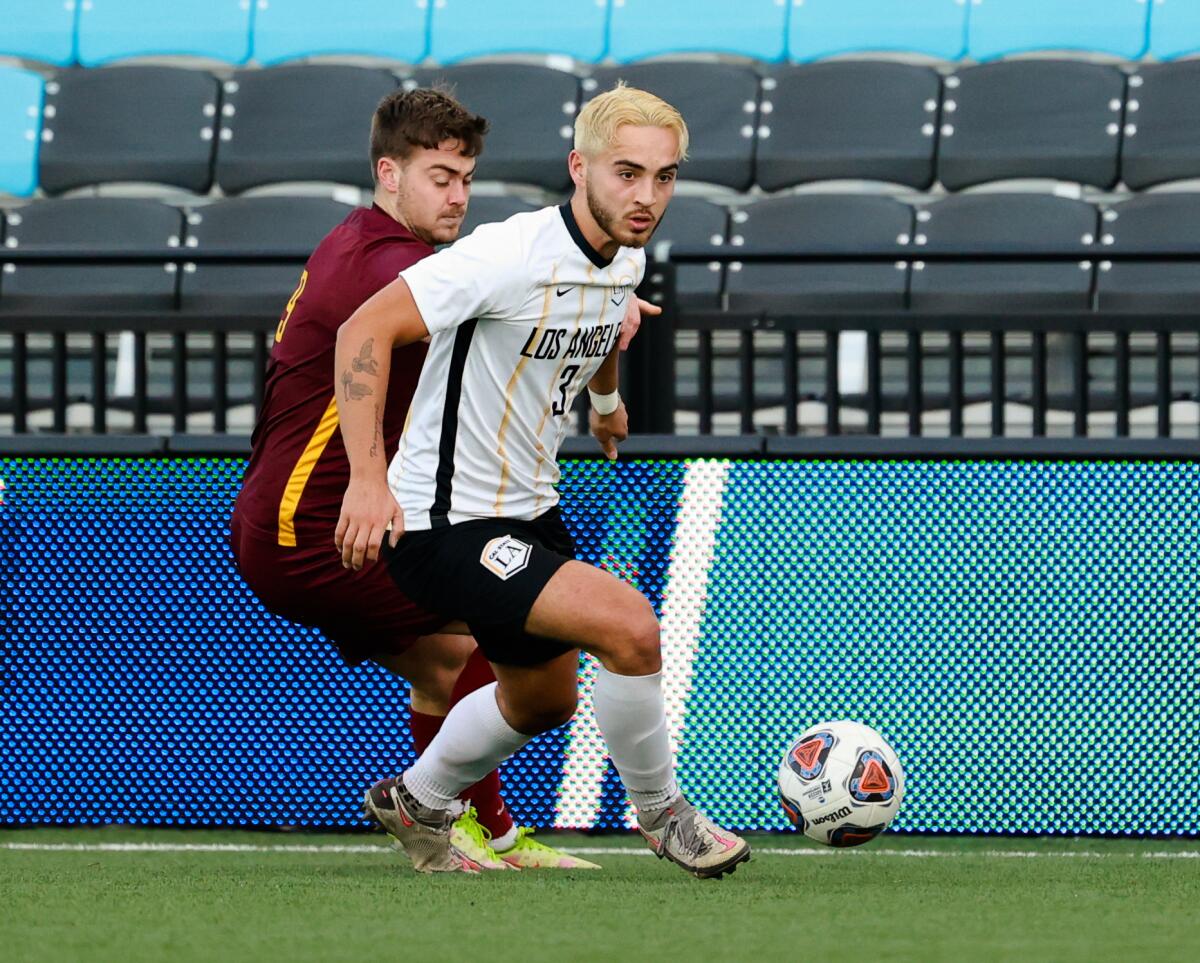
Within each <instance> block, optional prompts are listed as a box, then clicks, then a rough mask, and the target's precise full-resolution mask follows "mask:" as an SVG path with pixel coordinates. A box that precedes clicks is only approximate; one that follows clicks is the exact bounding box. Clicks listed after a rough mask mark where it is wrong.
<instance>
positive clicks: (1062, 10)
mask: <svg viewBox="0 0 1200 963" xmlns="http://www.w3.org/2000/svg"><path fill="white" fill-rule="evenodd" d="M1149 10H1150V4H1149V3H1148V2H1147V0H1054V2H1052V3H1047V2H1046V0H974V2H973V5H972V7H971V20H970V30H969V34H970V36H969V40H968V44H967V46H968V51H969V53H970V55H971V56H972V57H974V58H975V59H976V60H990V59H992V58H995V57H1003V56H1005V55H1006V54H1013V53H1026V52H1028V51H1033V50H1087V51H1094V52H1099V53H1109V54H1114V55H1116V56H1118V57H1127V58H1129V59H1134V58H1136V57H1140V56H1142V54H1143V53H1145V51H1146V25H1147V17H1148V16H1149Z"/></svg>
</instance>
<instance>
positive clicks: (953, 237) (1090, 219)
mask: <svg viewBox="0 0 1200 963" xmlns="http://www.w3.org/2000/svg"><path fill="white" fill-rule="evenodd" d="M1096 224H1097V212H1096V209H1095V208H1094V207H1092V205H1091V204H1088V203H1086V202H1084V201H1076V200H1071V199H1070V198H1064V197H1055V196H1053V195H1050V194H959V195H956V196H952V197H947V198H946V199H945V200H941V201H938V202H937V203H936V204H931V205H930V206H929V207H927V208H925V209H924V210H923V211H920V212H918V214H917V226H916V233H915V234H914V237H913V240H914V241H915V243H916V245H917V247H918V248H920V249H921V250H925V251H931V252H933V251H937V252H947V253H964V254H965V253H1009V252H1013V251H1017V252H1019V251H1024V250H1031V249H1041V250H1046V251H1051V252H1060V251H1061V252H1066V253H1078V254H1079V257H1080V261H1078V262H1077V261H1070V262H1066V263H1062V262H1059V263H1040V264H1039V263H1036V262H990V263H989V262H986V261H985V262H976V263H961V264H946V263H939V264H925V265H924V266H921V265H920V264H918V265H914V268H913V273H912V287H911V306H912V308H913V309H914V310H917V311H984V312H986V311H993V310H995V311H998V310H1013V309H1019V310H1029V311H1036V310H1039V309H1042V310H1078V311H1082V310H1085V309H1087V308H1088V307H1089V306H1090V303H1091V291H1092V271H1093V269H1092V267H1091V264H1090V262H1087V261H1086V259H1087V258H1088V257H1091V256H1094V254H1093V253H1090V252H1091V248H1092V245H1093V244H1094V243H1095V241H1096ZM1083 263H1087V265H1088V266H1087V267H1081V264H1083Z"/></svg>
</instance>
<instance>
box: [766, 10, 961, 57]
mask: <svg viewBox="0 0 1200 963" xmlns="http://www.w3.org/2000/svg"><path fill="white" fill-rule="evenodd" d="M966 42H967V6H966V4H964V3H962V2H961V0H908V2H907V3H905V4H904V14H903V16H898V15H897V10H896V4H895V2H894V0H803V2H802V3H793V5H792V19H791V22H790V24H789V25H788V54H789V56H790V57H791V58H792V60H815V59H817V58H818V57H830V56H834V55H836V54H844V53H855V52H859V51H868V50H881V51H896V52H901V53H921V54H928V55H930V56H932V57H941V58H943V59H945V60H957V59H958V58H960V57H961V56H962V55H963V53H964V50H965V48H966Z"/></svg>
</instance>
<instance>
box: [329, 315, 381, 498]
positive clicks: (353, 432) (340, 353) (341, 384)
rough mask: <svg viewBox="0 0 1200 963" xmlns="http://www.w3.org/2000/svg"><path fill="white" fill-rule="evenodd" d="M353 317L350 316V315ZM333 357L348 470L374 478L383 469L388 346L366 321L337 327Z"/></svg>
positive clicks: (340, 422) (356, 474)
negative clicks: (348, 464) (335, 348)
mask: <svg viewBox="0 0 1200 963" xmlns="http://www.w3.org/2000/svg"><path fill="white" fill-rule="evenodd" d="M351 320H353V318H352V319H351ZM334 357H335V360H334V372H335V377H336V385H335V390H336V391H337V407H338V423H339V425H340V426H341V431H342V440H343V441H344V443H345V445H346V455H347V457H348V458H349V459H350V474H351V475H355V476H362V477H369V476H374V477H376V478H379V477H383V476H384V475H386V473H387V452H386V451H384V444H383V404H384V400H385V399H386V398H387V387H388V375H389V373H390V371H391V363H392V346H391V344H389V343H386V339H383V340H382V341H381V338H380V335H379V334H378V333H377V332H375V331H372V329H371V326H370V325H369V324H358V325H353V326H351V324H350V322H347V323H346V324H344V325H342V327H341V328H340V329H339V330H338V338H337V352H336V354H335V356H334Z"/></svg>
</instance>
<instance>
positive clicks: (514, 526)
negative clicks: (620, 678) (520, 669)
mask: <svg viewBox="0 0 1200 963" xmlns="http://www.w3.org/2000/svg"><path fill="white" fill-rule="evenodd" d="M386 544H387V543H386V541H385V542H384V545H385V548H384V557H383V560H384V561H385V562H386V564H387V567H388V571H389V572H390V573H391V576H392V578H393V579H395V581H396V584H397V585H398V586H399V587H400V590H401V591H402V592H403V593H404V594H405V595H407V596H408V597H409V598H410V599H412V600H413V601H414V602H416V603H417V605H419V606H421V607H422V608H424V609H427V610H429V611H431V612H436V613H437V614H438V615H440V616H443V617H444V618H445V619H446V621H447V622H452V621H463V622H466V623H467V625H468V627H469V628H470V629H471V634H472V635H474V636H475V641H476V642H477V643H478V644H479V647H480V648H481V649H482V650H483V653H484V655H486V656H487V657H488V660H489V661H491V662H498V663H501V664H503V665H538V664H540V663H542V662H548V661H549V660H550V659H555V658H557V657H558V656H560V655H563V654H565V653H567V652H570V651H571V650H572V649H573V648H575V646H573V645H568V644H566V643H564V642H558V641H556V640H554V639H545V638H541V637H539V636H535V635H530V634H529V633H528V632H526V631H525V622H526V620H527V619H528V618H529V610H530V609H532V608H533V603H534V602H535V601H537V597H538V596H539V595H541V594H542V589H544V588H545V587H546V584H547V583H548V582H549V581H550V579H551V578H553V577H554V573H555V572H557V571H558V570H559V569H560V568H562V567H563V566H564V565H565V564H566V563H567V562H569V561H571V560H573V559H574V558H575V540H574V539H572V538H571V533H570V532H568V531H567V527H566V526H565V525H564V524H563V521H562V516H561V515H560V514H559V511H558V508H557V507H555V508H551V509H550V510H549V511H547V512H545V513H543V514H542V515H539V516H538V517H537V518H535V519H534V520H533V521H528V522H526V521H520V520H517V519H508V518H483V519H477V520H475V521H470V522H460V523H459V524H457V525H447V526H443V527H441V528H432V529H429V530H428V531H422V532H406V533H405V534H404V535H403V536H401V538H400V541H399V543H398V544H397V545H396V547H395V548H394V549H390V550H389V549H387V548H386Z"/></svg>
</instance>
